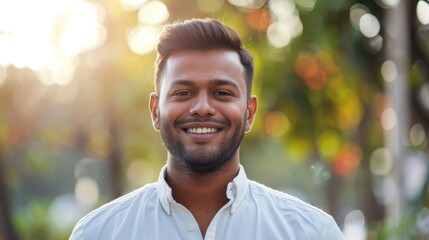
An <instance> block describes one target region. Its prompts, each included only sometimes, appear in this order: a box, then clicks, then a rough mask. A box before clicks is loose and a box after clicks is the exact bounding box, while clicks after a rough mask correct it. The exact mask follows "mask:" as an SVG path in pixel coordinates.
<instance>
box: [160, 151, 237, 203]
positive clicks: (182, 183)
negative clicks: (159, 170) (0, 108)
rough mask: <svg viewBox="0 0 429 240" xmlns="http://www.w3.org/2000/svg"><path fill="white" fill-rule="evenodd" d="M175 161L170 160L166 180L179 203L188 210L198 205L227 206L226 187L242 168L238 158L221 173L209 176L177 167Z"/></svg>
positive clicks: (226, 165)
mask: <svg viewBox="0 0 429 240" xmlns="http://www.w3.org/2000/svg"><path fill="white" fill-rule="evenodd" d="M173 161H174V160H173V159H171V158H169V161H168V164H167V174H166V180H167V182H168V184H169V185H170V187H171V189H172V191H173V197H174V199H175V200H176V201H177V202H178V203H180V204H182V205H184V206H185V207H187V208H188V209H190V208H192V207H193V206H198V205H200V206H201V205H205V206H206V207H209V205H210V206H213V205H220V207H222V206H223V205H224V204H225V202H226V201H227V198H226V187H227V185H228V183H229V182H230V181H232V179H234V177H235V176H236V175H237V173H238V170H239V168H240V167H239V161H238V158H236V159H231V161H229V162H227V163H226V164H225V166H224V167H223V168H222V169H221V170H220V171H217V172H214V173H207V174H193V173H190V172H188V171H186V170H183V169H181V168H178V167H176V166H175V165H174V163H173Z"/></svg>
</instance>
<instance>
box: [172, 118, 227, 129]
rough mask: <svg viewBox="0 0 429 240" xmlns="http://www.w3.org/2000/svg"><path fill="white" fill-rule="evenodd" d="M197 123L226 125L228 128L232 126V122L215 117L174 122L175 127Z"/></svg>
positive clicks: (184, 119)
mask: <svg viewBox="0 0 429 240" xmlns="http://www.w3.org/2000/svg"><path fill="white" fill-rule="evenodd" d="M196 122H197V123H217V124H222V125H225V126H227V127H229V126H231V122H230V121H227V120H221V119H215V118H213V117H199V116H194V117H190V118H183V119H178V120H176V121H175V122H174V125H181V124H187V123H196Z"/></svg>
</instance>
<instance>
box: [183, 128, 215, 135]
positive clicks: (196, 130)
mask: <svg viewBox="0 0 429 240" xmlns="http://www.w3.org/2000/svg"><path fill="white" fill-rule="evenodd" d="M186 131H187V132H188V133H197V134H198V133H200V134H201V133H215V132H217V128H207V127H203V128H188V129H186Z"/></svg>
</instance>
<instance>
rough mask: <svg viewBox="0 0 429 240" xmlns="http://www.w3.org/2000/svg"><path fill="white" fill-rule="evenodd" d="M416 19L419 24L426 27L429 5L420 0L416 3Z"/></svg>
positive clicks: (428, 21) (428, 17) (428, 20)
mask: <svg viewBox="0 0 429 240" xmlns="http://www.w3.org/2000/svg"><path fill="white" fill-rule="evenodd" d="M416 12H417V19H418V20H419V21H420V23H421V24H423V25H427V24H429V3H428V2H426V1H423V0H420V1H419V2H418V3H417V9H416Z"/></svg>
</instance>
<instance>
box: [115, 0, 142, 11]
mask: <svg viewBox="0 0 429 240" xmlns="http://www.w3.org/2000/svg"><path fill="white" fill-rule="evenodd" d="M147 1H148V0H119V2H121V4H122V7H123V8H124V9H125V10H127V11H135V10H138V9H139V8H140V7H141V6H142V5H143V3H145V2H147Z"/></svg>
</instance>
